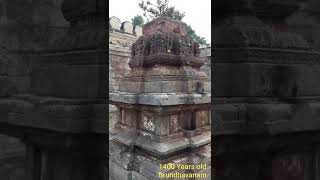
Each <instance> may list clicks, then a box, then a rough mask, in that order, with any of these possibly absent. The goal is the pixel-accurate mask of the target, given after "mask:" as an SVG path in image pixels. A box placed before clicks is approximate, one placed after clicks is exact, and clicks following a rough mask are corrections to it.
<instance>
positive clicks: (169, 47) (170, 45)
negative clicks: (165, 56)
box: [165, 34, 173, 53]
mask: <svg viewBox="0 0 320 180" xmlns="http://www.w3.org/2000/svg"><path fill="white" fill-rule="evenodd" d="M165 39H166V42H165V43H166V52H167V53H171V52H172V50H173V38H172V35H170V34H169V35H166V37H165Z"/></svg>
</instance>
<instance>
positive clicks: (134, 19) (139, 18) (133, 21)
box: [131, 15, 144, 26]
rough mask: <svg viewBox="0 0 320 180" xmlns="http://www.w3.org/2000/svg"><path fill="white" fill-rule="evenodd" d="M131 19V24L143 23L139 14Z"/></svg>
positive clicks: (141, 24)
mask: <svg viewBox="0 0 320 180" xmlns="http://www.w3.org/2000/svg"><path fill="white" fill-rule="evenodd" d="M131 21H132V24H133V25H134V26H143V25H144V20H143V17H142V16H140V15H136V16H134V17H133V18H132V19H131Z"/></svg>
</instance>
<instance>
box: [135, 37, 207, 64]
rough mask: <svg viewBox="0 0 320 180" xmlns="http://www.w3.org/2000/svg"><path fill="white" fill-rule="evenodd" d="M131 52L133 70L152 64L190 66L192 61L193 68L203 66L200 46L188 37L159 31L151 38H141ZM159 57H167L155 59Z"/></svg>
mask: <svg viewBox="0 0 320 180" xmlns="http://www.w3.org/2000/svg"><path fill="white" fill-rule="evenodd" d="M131 50H132V52H131V55H132V60H131V61H130V63H129V66H130V67H131V68H134V67H138V66H142V65H144V66H146V65H150V64H166V65H181V64H190V60H191V61H193V63H192V66H199V67H200V66H202V65H203V63H202V62H201V61H199V60H198V58H199V55H200V44H199V43H197V42H193V40H192V39H191V38H190V37H188V36H187V35H181V34H174V33H162V32H161V31H157V32H155V33H154V34H152V35H149V36H141V37H140V38H139V39H138V40H137V41H136V42H135V43H133V45H132V49H131ZM157 55H160V56H165V57H163V58H160V57H159V58H154V56H157ZM177 56H181V58H177ZM142 62H143V63H142Z"/></svg>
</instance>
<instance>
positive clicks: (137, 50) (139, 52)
mask: <svg viewBox="0 0 320 180" xmlns="http://www.w3.org/2000/svg"><path fill="white" fill-rule="evenodd" d="M135 44H136V45H135V46H136V47H135V55H136V56H142V55H143V49H144V37H143V36H141V37H140V38H139V39H138V40H137V42H136V43H135Z"/></svg>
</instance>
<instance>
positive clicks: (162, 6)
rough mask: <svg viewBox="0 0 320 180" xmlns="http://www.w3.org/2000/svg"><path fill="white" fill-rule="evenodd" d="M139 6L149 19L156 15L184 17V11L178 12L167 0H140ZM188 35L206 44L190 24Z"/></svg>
mask: <svg viewBox="0 0 320 180" xmlns="http://www.w3.org/2000/svg"><path fill="white" fill-rule="evenodd" d="M139 7H140V8H141V9H142V11H143V16H144V17H146V18H147V21H150V19H151V20H152V19H155V18H157V17H170V18H172V19H176V20H180V21H182V19H183V18H184V17H185V12H180V11H179V10H177V9H176V8H175V7H173V6H169V0H157V2H156V4H153V3H151V2H150V0H146V1H144V0H142V1H141V3H139ZM187 33H188V35H189V36H190V37H191V38H192V39H193V40H194V41H196V42H198V43H199V44H201V45H202V46H208V45H209V44H207V41H206V39H205V38H204V37H201V36H198V35H197V34H196V32H195V31H194V30H193V29H192V27H191V26H189V25H188V26H187Z"/></svg>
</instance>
